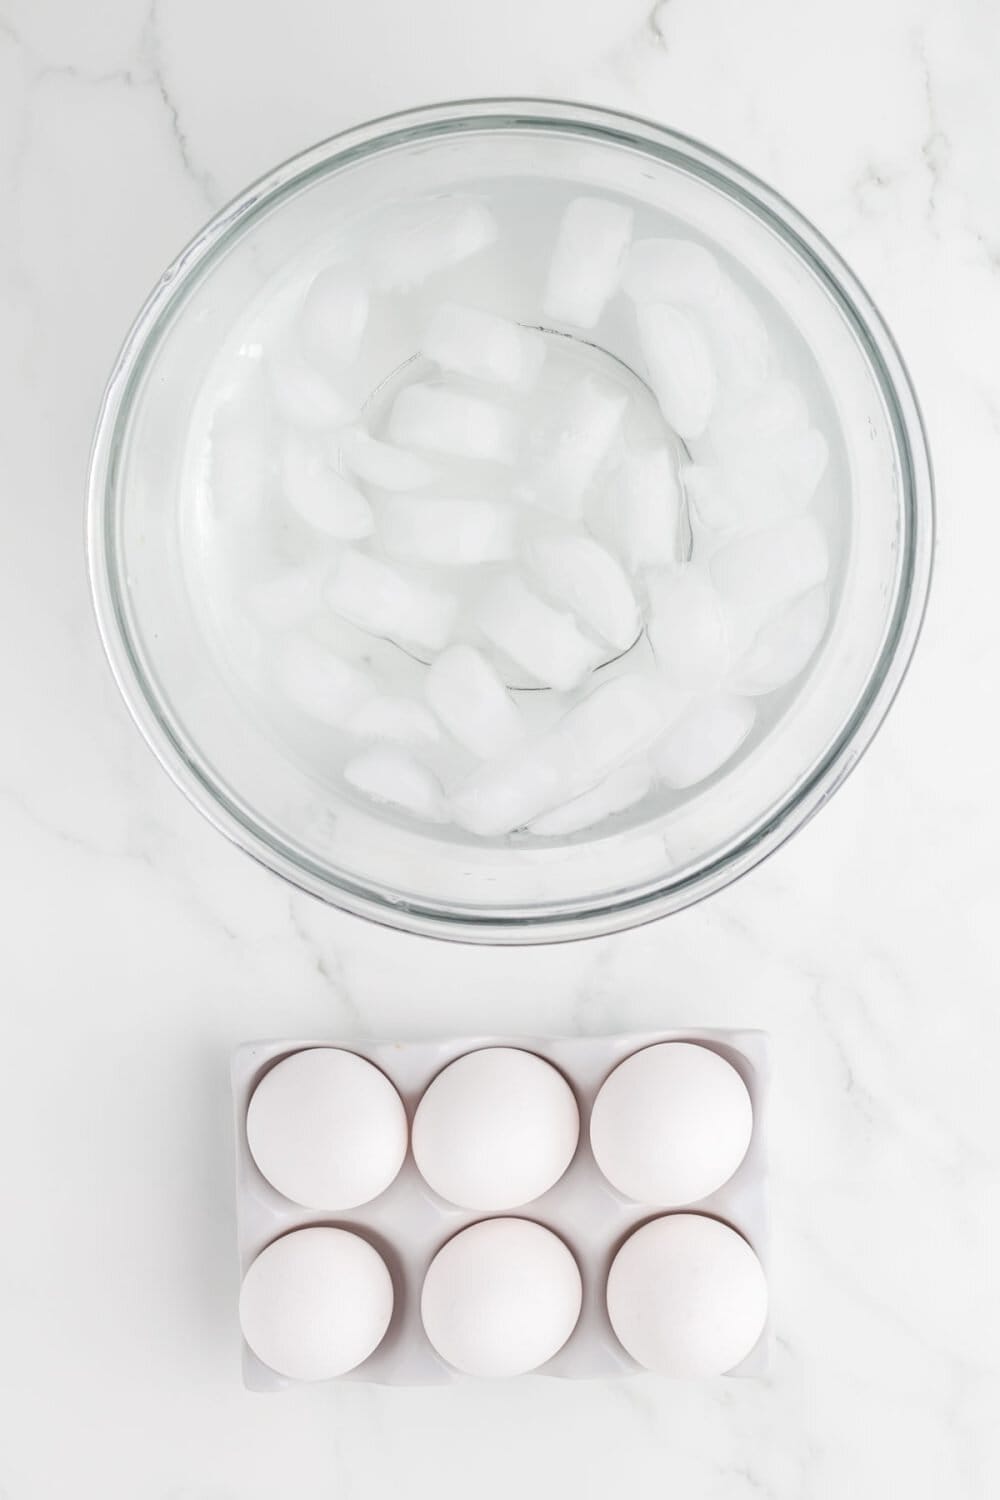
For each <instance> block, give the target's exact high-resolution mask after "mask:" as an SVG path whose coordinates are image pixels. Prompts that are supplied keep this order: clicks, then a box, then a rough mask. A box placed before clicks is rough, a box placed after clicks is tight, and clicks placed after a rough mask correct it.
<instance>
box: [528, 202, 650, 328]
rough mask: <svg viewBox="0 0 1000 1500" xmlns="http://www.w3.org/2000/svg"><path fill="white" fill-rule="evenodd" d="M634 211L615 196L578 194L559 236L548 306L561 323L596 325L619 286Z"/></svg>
mask: <svg viewBox="0 0 1000 1500" xmlns="http://www.w3.org/2000/svg"><path fill="white" fill-rule="evenodd" d="M632 218H633V214H632V210H631V209H630V208H626V207H625V206H624V205H623V204H621V203H614V202H612V201H611V199H609V198H574V199H573V201H572V202H571V203H569V204H568V205H567V207H566V209H565V211H564V212H563V216H562V219H561V220H560V223H559V231H558V234H557V236H556V243H555V247H554V249H553V251H552V259H551V261H550V263H549V272H548V278H547V280H546V283H545V295H544V297H543V299H542V309H543V311H544V313H545V315H546V317H548V318H552V319H553V320H554V321H555V322H557V323H572V324H573V325H574V326H575V327H577V328H593V327H594V325H595V324H596V323H597V322H598V320H599V318H600V316H601V313H602V312H603V311H604V307H605V304H606V303H607V301H608V299H609V298H610V297H611V296H612V295H613V293H614V292H615V290H616V289H617V286H618V282H619V279H620V277H621V273H622V266H623V265H624V261H625V252H626V251H627V249H628V245H629V240H630V238H631V235H632Z"/></svg>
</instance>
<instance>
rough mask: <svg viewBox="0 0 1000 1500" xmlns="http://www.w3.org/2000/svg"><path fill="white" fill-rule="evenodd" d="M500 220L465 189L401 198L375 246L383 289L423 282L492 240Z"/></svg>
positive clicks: (378, 279)
mask: <svg viewBox="0 0 1000 1500" xmlns="http://www.w3.org/2000/svg"><path fill="white" fill-rule="evenodd" d="M497 232H498V231H497V223H496V219H495V218H494V217H493V214H492V213H491V212H490V210H489V209H488V208H487V206H486V204H485V203H482V202H480V201H479V200H478V199H477V198H466V197H462V196H459V195H454V196H447V195H444V196H442V197H439V198H425V199H423V200H421V201H419V202H409V203H399V204H395V205H394V206H393V208H392V209H391V210H390V212H389V214H388V216H387V221H386V224H385V226H384V228H383V229H382V231H381V232H380V234H379V236H378V239H377V241H376V243H375V246H374V249H373V252H372V268H373V272H374V276H375V282H376V285H377V286H379V287H380V288H381V289H382V290H383V291H405V290H406V289H408V288H410V287H415V286H419V285H420V284H421V282H424V281H426V280H427V278H428V276H433V275H434V274H435V272H437V271H445V270H447V269H448V267H449V266H455V265H458V264H459V263H460V262H461V261H463V260H468V258H469V256H471V255H477V254H478V253H479V252H480V251H481V250H485V249H486V248H487V246H489V245H492V243H493V241H494V240H495V239H496V237H497Z"/></svg>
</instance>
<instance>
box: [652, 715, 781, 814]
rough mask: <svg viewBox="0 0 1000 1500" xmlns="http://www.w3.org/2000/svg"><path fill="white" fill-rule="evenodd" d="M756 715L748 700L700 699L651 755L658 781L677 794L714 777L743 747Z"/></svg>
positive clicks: (669, 731)
mask: <svg viewBox="0 0 1000 1500" xmlns="http://www.w3.org/2000/svg"><path fill="white" fill-rule="evenodd" d="M756 712H757V710H756V706H755V704H754V702H753V700H752V699H750V698H737V697H733V696H732V695H731V694H728V693H718V694H715V695H714V696H712V697H708V698H699V699H698V700H697V701H696V702H695V703H694V704H692V706H691V707H690V708H689V709H688V711H687V712H686V713H685V714H684V715H683V716H682V717H681V718H680V719H678V721H677V723H676V724H674V725H673V727H672V728H671V729H670V730H668V732H667V733H666V734H665V735H664V737H663V739H662V740H660V741H659V742H658V743H657V744H655V745H654V746H653V748H652V750H651V751H650V760H651V761H652V763H653V770H654V772H655V773H656V775H657V777H658V778H659V780H660V781H662V782H663V784H664V785H665V786H669V787H673V788H674V789H675V790H677V791H680V790H682V789H683V788H684V787H689V786H696V785H697V784H698V782H699V781H704V780H705V779H706V777H708V776H711V775H713V774H714V772H716V771H718V770H719V769H720V768H721V767H722V766H724V765H725V763H726V761H727V760H730V759H731V758H732V756H734V755H735V754H736V752H737V750H738V749H739V748H740V746H741V745H742V744H743V741H744V740H745V739H746V737H747V735H748V734H749V733H750V731H751V729H752V728H753V722H754V718H755V716H756Z"/></svg>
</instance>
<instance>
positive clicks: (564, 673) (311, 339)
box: [182, 178, 844, 841]
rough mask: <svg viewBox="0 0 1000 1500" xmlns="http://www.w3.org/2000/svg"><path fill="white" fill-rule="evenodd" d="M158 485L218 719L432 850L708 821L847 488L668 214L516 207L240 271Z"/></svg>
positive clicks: (539, 186) (800, 621)
mask: <svg viewBox="0 0 1000 1500" xmlns="http://www.w3.org/2000/svg"><path fill="white" fill-rule="evenodd" d="M185 475H186V479H185V484H184V496H183V510H182V550H183V555H184V561H185V570H186V574H187V581H188V586H189V589H190V592H191V595H192V598H193V600H194V603H195V606H196V608H197V610H198V612H199V616H200V618H201V621H202V624H203V628H204V632H205V637H206V642H207V646H208V649H210V650H211V651H212V652H214V653H215V654H216V655H217V657H218V659H219V663H220V666H221V669H222V670H223V671H224V672H225V675H226V677H227V680H229V681H231V682H233V683H235V684H238V689H239V692H240V693H241V695H242V697H243V700H244V702H245V707H246V711H247V713H248V714H249V715H252V716H253V717H254V719H255V720H257V721H258V722H259V721H265V722H266V724H267V727H268V731H269V733H270V735H271V736H272V738H276V739H277V740H279V741H280V742H281V744H282V745H283V746H284V747H285V749H286V751H287V753H288V754H289V756H291V757H294V758H295V759H296V760H297V761H298V762H299V763H300V764H303V765H305V766H307V767H308V769H309V770H310V771H311V772H312V773H313V775H314V776H315V777H316V779H317V780H318V781H319V782H320V783H321V784H322V785H324V786H326V787H327V788H328V789H329V793H330V797H331V800H333V801H335V800H336V799H338V798H349V799H351V800H354V801H356V802H360V803H365V804H366V805H369V806H371V805H377V807H378V808H379V810H380V812H381V813H382V815H384V816H385V817H387V818H390V819H401V820H414V819H416V820H418V821H420V822H424V823H426V824H427V825H428V826H433V827H434V828H435V829H437V830H438V833H439V836H449V837H452V836H453V837H456V838H469V837H473V838H488V839H497V838H500V839H505V838H513V839H516V840H521V841H524V840H528V841H537V840H540V839H546V838H549V839H551V838H566V837H571V836H583V837H588V836H590V837H592V836H594V835H595V833H599V832H603V831H614V830H616V829H620V828H621V827H623V826H625V825H626V824H627V823H629V822H636V821H640V820H641V819H642V818H643V817H644V816H647V815H648V814H649V812H650V810H651V809H653V808H654V806H655V807H662V806H664V805H667V804H668V803H669V802H670V801H672V800H676V799H680V798H685V797H690V796H693V795H704V794H705V793H706V789H708V790H710V788H711V786H712V785H713V784H714V781H715V780H716V779H718V778H720V777H723V776H725V775H727V774H728V773H729V772H730V770H731V769H732V767H733V766H735V765H737V764H738V763H739V759H740V757H741V756H744V755H747V754H749V753H751V752H752V751H753V750H754V749H755V748H757V747H759V746H760V745H761V744H762V743H763V741H764V739H765V738H766V736H767V735H768V733H770V732H771V731H772V729H773V727H774V725H775V723H776V722H777V721H778V719H779V718H780V716H781V714H782V713H783V712H784V711H785V709H786V707H787V705H788V703H789V701H790V698H791V696H792V695H793V694H794V693H795V692H796V690H797V686H798V685H799V684H800V682H801V680H802V677H803V674H805V673H806V672H808V670H809V665H810V662H811V661H812V660H813V659H814V658H815V655H816V653H817V652H819V651H820V650H821V649H822V646H823V640H824V636H825V634H826V632H827V630H828V622H829V620H830V617H831V615H832V613H833V610H834V608H835V605H836V597H837V588H838V580H839V576H840V572H841V568H842V562H843V558H842V552H843V541H844V530H843V526H844V523H843V519H842V516H841V512H840V509H839V507H838V493H840V492H841V487H842V485H843V481H844V474H843V461H842V458H841V455H840V452H839V449H838V444H837V439H836V425H835V422H834V420H833V414H832V412H831V410H830V407H829V399H828V396H827V394H826V392H825V388H824V385H823V382H822V379H821V377H820V374H819V372H818V370H817V369H816V367H815V364H814V362H813V360H812V357H811V355H810V354H809V351H808V350H807V348H806V347H805V345H804V343H803V342H802V340H801V339H800V337H799V335H798V334H797V333H796V331H795V329H794V327H793V326H792V324H791V322H790V321H789V320H788V319H787V318H786V316H785V315H784V314H783V312H782V310H781V309H780V307H779V306H778V305H777V304H776V303H775V302H774V301H773V299H771V298H770V297H769V295H768V294H767V293H765V292H764V291H763V290H762V289H761V288H759V287H756V286H755V285H754V284H753V283H751V282H750V281H749V280H748V279H747V278H746V277H745V276H744V275H743V274H742V273H741V270H740V268H739V266H738V265H736V264H735V263H734V262H733V261H732V260H731V259H729V258H728V257H727V256H726V255H725V254H723V253H721V252H719V251H718V250H716V249H715V248H714V247H711V246H709V245H708V244H706V243H703V242H701V241H700V240H698V238H697V237H692V235H691V234H690V233H689V232H688V231H687V230H686V229H685V227H684V226H683V225H682V224H680V223H678V222H675V221H673V220H672V219H671V218H670V217H669V216H667V215H665V214H662V213H659V212H657V211H654V210H653V209H651V208H649V207H648V206H646V205H637V206H635V207H633V205H631V204H630V203H629V202H627V201H626V200H625V199H617V198H616V197H615V196H614V195H613V194H608V193H595V194H593V195H588V194H587V193H586V192H582V191H580V190H579V189H578V188H573V189H571V188H569V187H568V186H566V185H564V184H559V183H556V182H546V181H539V180H538V179H537V178H534V179H530V180H524V181H518V182H512V181H510V180H503V181H497V182H489V181H484V182H482V183H479V184H477V185H476V186H475V188H474V189H468V188H467V189H465V190H463V191H462V192H461V193H456V194H452V195H447V194H442V195H438V196H433V197H427V198H423V199H415V200H412V201H407V202H401V203H387V204H385V205H384V206H383V207H382V208H380V209H379V210H378V211H377V212H375V213H372V214H370V215H369V216H368V217H367V218H366V219H364V220H363V221H360V220H359V221H358V222H357V223H356V224H355V225H354V226H353V229H352V231H351V235H350V236H348V237H346V238H345V236H344V235H343V234H341V235H340V237H339V240H338V243H337V245H336V248H335V249H331V247H330V245H329V244H327V243H324V242H318V243H317V244H316V246H315V247H314V249H312V250H311V251H310V252H309V253H307V254H303V255H301V256H300V257H299V258H298V259H297V260H295V261H294V262H293V263H289V264H286V265H283V266H281V267H279V268H277V269H271V270H269V271H267V272H262V273H261V276H260V284H259V286H258V289H257V291H256V294H255V295H254V296H253V298H252V300H251V301H250V302H249V304H248V306H247V307H246V310H245V313H244V315H243V316H242V318H241V319H240V320H239V322H238V323H237V325H236V326H234V328H233V329H232V332H231V335H230V337H229V338H228V339H227V341H226V342H225V344H224V346H223V347H221V348H220V349H219V351H218V354H217V357H216V358H215V360H214V362H213V363H212V364H211V366H210V367H209V368H208V369H207V370H206V372H205V377H204V383H203V387H202V390H201V393H200V396H199V399H198V403H197V408H196V414H195V419H194V421H193V423H192V426H191V435H190V446H189V451H188V453H187V455H186V463H185Z"/></svg>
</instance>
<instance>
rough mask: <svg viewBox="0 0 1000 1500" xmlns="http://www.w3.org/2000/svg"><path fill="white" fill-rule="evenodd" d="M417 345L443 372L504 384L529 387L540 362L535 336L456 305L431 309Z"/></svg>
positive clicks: (540, 349) (505, 321) (542, 354)
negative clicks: (419, 343) (422, 335)
mask: <svg viewBox="0 0 1000 1500" xmlns="http://www.w3.org/2000/svg"><path fill="white" fill-rule="evenodd" d="M421 347H422V349H423V353H424V354H425V355H426V356H427V358H428V359H432V360H434V362H435V363H436V364H439V365H440V366H441V368H442V369H443V370H450V371H452V372H453V373H455V374H457V375H468V376H470V377H471V378H472V379H473V380H488V381H492V382H494V383H495V384H497V385H507V386H518V387H526V386H529V385H531V383H532V382H533V381H534V380H535V379H536V378H537V376H538V372H539V371H540V370H541V368H542V364H543V362H544V359H545V341H544V339H543V338H542V337H541V335H540V334H538V333H535V332H533V331H532V330H531V329H528V328H522V327H521V326H520V324H518V323H514V322H512V321H511V320H510V319H509V318H501V317H498V316H497V315H496V313H491V312H482V311H481V310H480V309H479V308H476V307H463V306H461V305H460V304H459V303H457V302H441V303H439V304H438V306H437V307H435V309H434V311H433V312H432V313H431V316H430V318H429V320H428V323H427V327H426V329H425V331H424V337H423V341H422V345H421Z"/></svg>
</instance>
